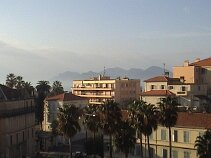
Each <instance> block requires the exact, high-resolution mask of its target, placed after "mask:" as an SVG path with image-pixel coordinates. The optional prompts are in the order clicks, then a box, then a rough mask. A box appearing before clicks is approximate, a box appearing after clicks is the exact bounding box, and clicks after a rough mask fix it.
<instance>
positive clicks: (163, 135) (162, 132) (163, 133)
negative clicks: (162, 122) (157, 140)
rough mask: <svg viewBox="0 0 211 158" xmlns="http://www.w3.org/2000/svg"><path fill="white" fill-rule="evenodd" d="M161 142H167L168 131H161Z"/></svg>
mask: <svg viewBox="0 0 211 158" xmlns="http://www.w3.org/2000/svg"><path fill="white" fill-rule="evenodd" d="M161 140H166V130H165V129H161Z"/></svg>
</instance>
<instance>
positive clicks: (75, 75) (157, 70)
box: [51, 66, 172, 91]
mask: <svg viewBox="0 0 211 158" xmlns="http://www.w3.org/2000/svg"><path fill="white" fill-rule="evenodd" d="M169 72H170V71H169ZM163 73H164V70H163V68H161V67H158V66H151V67H149V68H147V69H145V70H144V69H138V68H131V69H128V70H126V69H123V68H120V67H115V68H107V69H106V70H105V71H100V72H93V71H88V72H84V73H79V72H71V71H65V72H63V73H60V74H58V75H57V76H55V77H53V78H52V79H51V81H56V80H58V81H61V82H62V85H63V87H64V89H65V90H67V91H70V88H71V86H72V81H73V80H83V79H90V78H92V77H96V76H98V75H100V74H101V75H103V74H105V75H106V76H110V77H111V78H117V77H129V78H131V79H140V80H141V83H142V84H143V81H144V80H145V79H148V78H150V77H153V76H157V75H162V74H163ZM169 74H170V76H172V72H170V73H169Z"/></svg>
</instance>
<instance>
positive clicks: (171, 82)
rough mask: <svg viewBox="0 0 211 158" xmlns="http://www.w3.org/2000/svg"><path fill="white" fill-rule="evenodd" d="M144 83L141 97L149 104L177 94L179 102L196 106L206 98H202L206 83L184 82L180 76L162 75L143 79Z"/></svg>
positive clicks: (205, 90)
mask: <svg viewBox="0 0 211 158" xmlns="http://www.w3.org/2000/svg"><path fill="white" fill-rule="evenodd" d="M144 83H145V84H144V85H145V86H144V92H143V93H142V94H141V99H142V100H144V101H146V102H148V103H151V104H155V105H156V104H157V103H158V102H160V98H165V97H167V96H177V97H178V98H179V102H180V104H182V105H184V106H194V107H195V106H196V107H198V106H199V105H201V104H203V103H205V102H206V99H205V100H204V99H203V96H207V85H206V84H193V83H184V81H183V79H181V78H171V77H167V76H164V75H163V76H156V77H152V78H150V79H147V80H145V81H144ZM198 98H200V99H198ZM193 100H194V101H193Z"/></svg>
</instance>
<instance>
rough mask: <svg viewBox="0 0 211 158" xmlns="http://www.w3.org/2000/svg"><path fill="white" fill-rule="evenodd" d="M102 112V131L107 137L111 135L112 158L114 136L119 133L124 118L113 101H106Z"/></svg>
mask: <svg viewBox="0 0 211 158" xmlns="http://www.w3.org/2000/svg"><path fill="white" fill-rule="evenodd" d="M100 110H101V112H102V115H103V119H102V130H103V132H104V133H105V134H106V135H109V139H110V141H109V143H110V145H109V146H110V157H111V158H112V153H113V147H112V135H114V134H115V133H116V132H117V129H118V126H119V122H120V121H121V118H122V113H121V109H120V108H119V107H118V103H116V102H114V101H113V100H108V101H106V102H105V103H104V104H103V105H102V106H101V109H100Z"/></svg>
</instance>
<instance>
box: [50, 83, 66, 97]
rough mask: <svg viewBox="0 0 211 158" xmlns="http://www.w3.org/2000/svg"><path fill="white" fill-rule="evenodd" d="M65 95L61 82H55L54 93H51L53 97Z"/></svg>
mask: <svg viewBox="0 0 211 158" xmlns="http://www.w3.org/2000/svg"><path fill="white" fill-rule="evenodd" d="M61 93H64V88H63V86H62V83H61V82H60V81H54V82H53V85H52V91H51V93H50V95H51V96H54V95H57V94H61Z"/></svg>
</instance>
